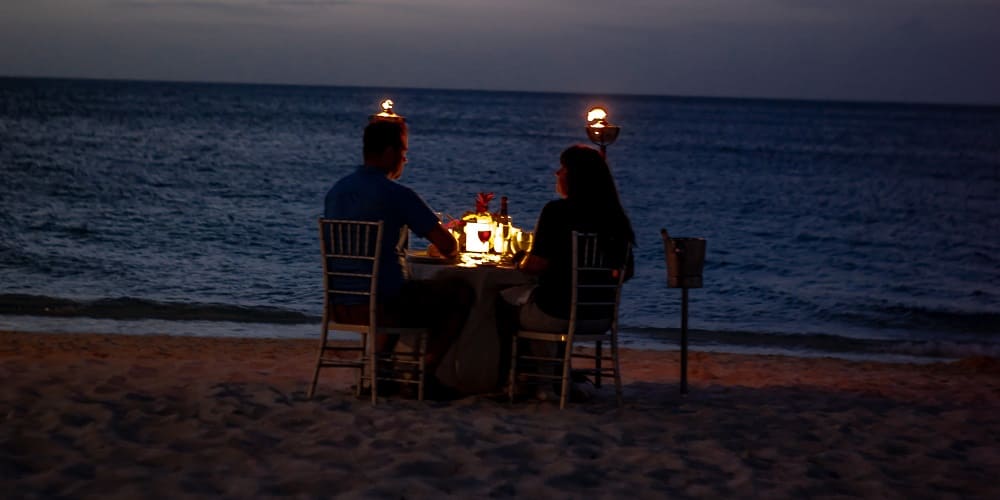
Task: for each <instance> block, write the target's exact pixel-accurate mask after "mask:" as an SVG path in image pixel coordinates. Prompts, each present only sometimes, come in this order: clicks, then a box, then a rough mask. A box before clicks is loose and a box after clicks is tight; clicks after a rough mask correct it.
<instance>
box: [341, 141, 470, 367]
mask: <svg viewBox="0 0 1000 500" xmlns="http://www.w3.org/2000/svg"><path fill="white" fill-rule="evenodd" d="M407 143H408V142H407V133H406V125H405V124H404V123H403V122H390V121H375V122H372V123H370V124H369V125H368V126H367V127H365V132H364V151H363V153H364V164H363V165H361V166H360V167H358V168H357V169H356V170H355V171H354V172H352V173H350V174H348V175H346V176H344V177H343V178H341V179H340V180H338V181H337V182H336V183H335V184H334V185H333V187H331V188H330V191H329V192H327V194H326V200H325V210H324V217H326V218H328V219H346V220H363V221H373V222H374V221H382V255H381V258H380V259H379V276H378V285H377V286H378V299H379V308H380V309H379V321H380V322H382V323H383V324H388V325H396V326H427V327H430V333H431V336H430V340H429V342H428V346H427V357H426V358H425V361H426V368H427V373H428V374H429V377H428V379H429V382H431V384H433V383H434V380H433V374H434V373H435V371H436V369H437V366H438V364H439V363H440V361H441V359H442V358H443V357H444V355H445V354H446V353H447V352H448V349H449V348H450V347H451V344H452V343H453V342H454V340H455V339H456V338H457V337H458V335H459V333H461V330H462V326H463V325H464V323H465V319H466V316H468V313H469V310H470V309H471V307H472V303H473V300H474V292H473V291H472V289H471V287H469V286H468V285H467V284H465V283H464V282H461V281H454V280H449V281H437V280H435V281H418V280H410V279H407V273H406V262H405V251H406V248H405V242H406V239H407V235H408V231H413V232H414V233H415V234H417V235H418V236H420V237H423V238H426V239H428V240H430V242H431V243H432V244H433V245H434V247H436V249H437V251H439V252H440V253H441V254H442V255H443V256H445V257H449V258H454V257H457V256H458V242H456V241H455V238H454V237H452V235H451V233H450V232H448V230H446V229H445V228H444V227H442V226H441V223H440V221H438V218H437V216H436V215H435V214H434V212H433V211H432V210H431V209H430V208H429V207H428V206H427V204H426V203H425V202H424V201H423V199H421V198H420V196H419V195H417V193H415V192H414V191H413V190H412V189H410V188H408V187H406V186H403V185H402V184H399V183H397V182H396V179H399V178H400V176H402V174H403V165H404V164H405V163H406V150H407ZM350 299H351V298H350V297H345V298H344V299H337V300H338V301H337V303H336V304H334V307H333V313H334V316H335V317H336V319H337V320H338V321H342V322H346V323H359V324H364V323H367V322H368V308H367V303H361V301H358V300H354V301H352V300H350ZM387 341H388V339H386V338H378V339H377V348H378V349H380V350H381V349H385V348H387V347H388V346H387Z"/></svg>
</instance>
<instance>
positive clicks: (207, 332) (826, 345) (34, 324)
mask: <svg viewBox="0 0 1000 500" xmlns="http://www.w3.org/2000/svg"><path fill="white" fill-rule="evenodd" d="M4 331H10V332H22V333H35V334H52V333H57V334H73V335H87V334H111V335H130V334H137V335H143V336H158V335H164V336H181V337H208V338H230V339H233V338H247V339H255V338H271V339H285V340H303V339H305V340H318V339H319V331H320V324H319V323H315V324H313V323H302V324H280V323H252V322H229V321H214V320H162V319H132V320H129V319H109V318H90V317H85V316H81V317H75V316H74V317H60V316H24V315H9V314H8V315H0V332H4ZM262 332H263V333H262ZM620 334H621V338H620V341H621V345H622V346H623V347H626V348H630V349H635V350H650V351H667V352H669V351H676V350H679V348H680V347H679V343H680V329H679V328H674V327H663V328H653V327H622V328H621V330H620ZM689 348H690V349H691V350H692V351H693V352H710V353H726V354H747V355H772V354H773V355H782V356H790V357H797V358H823V357H832V358H838V359H844V360H850V361H874V362H882V363H919V364H929V363H939V362H950V361H956V360H959V359H963V358H966V357H981V356H987V357H1000V344H997V343H991V342H987V341H986V339H978V338H974V337H956V338H954V339H948V340H940V339H921V338H899V339H894V338H892V337H889V336H872V337H870V338H866V337H864V336H858V335H857V334H852V333H850V332H848V333H847V334H844V335H835V334H829V333H815V332H813V333H810V332H802V333H787V332H778V331H771V330H761V331H735V330H712V329H704V328H692V329H691V330H689Z"/></svg>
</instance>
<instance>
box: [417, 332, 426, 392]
mask: <svg viewBox="0 0 1000 500" xmlns="http://www.w3.org/2000/svg"><path fill="white" fill-rule="evenodd" d="M418 346H419V347H417V356H419V358H420V359H419V361H418V364H417V366H418V368H417V377H419V378H418V379H417V401H423V400H424V383H425V382H426V381H427V363H426V361H424V358H425V357H426V354H427V332H426V331H423V332H421V333H420V341H419V343H418Z"/></svg>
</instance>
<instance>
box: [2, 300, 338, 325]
mask: <svg viewBox="0 0 1000 500" xmlns="http://www.w3.org/2000/svg"><path fill="white" fill-rule="evenodd" d="M0 314H8V315H21V316H56V317H87V318H100V319H116V320H138V319H162V320H170V321H231V322H236V323H277V324H304V323H319V322H321V321H322V318H320V317H319V316H313V315H308V314H305V313H302V312H298V311H292V310H288V309H281V308H278V307H268V306H238V305H232V304H218V303H192V302H168V301H164V302H161V301H155V300H149V299H138V298H134V297H118V298H105V299H96V300H73V299H65V298H59V297H49V296H45V295H29V294H0Z"/></svg>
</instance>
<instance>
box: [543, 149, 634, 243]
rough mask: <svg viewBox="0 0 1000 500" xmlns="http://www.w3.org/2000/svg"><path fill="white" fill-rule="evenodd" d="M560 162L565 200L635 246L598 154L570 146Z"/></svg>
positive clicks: (602, 159) (610, 181) (629, 222)
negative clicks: (564, 174) (601, 220)
mask: <svg viewBox="0 0 1000 500" xmlns="http://www.w3.org/2000/svg"><path fill="white" fill-rule="evenodd" d="M559 162H560V163H561V164H562V165H563V166H565V167H566V199H567V200H570V201H571V202H573V203H574V204H576V205H577V206H578V207H581V209H584V210H586V211H587V212H588V214H590V215H591V216H593V217H596V218H599V219H603V220H604V221H605V222H606V223H608V224H609V227H610V228H613V230H614V231H616V232H617V233H618V234H619V235H620V236H623V237H625V238H626V239H627V240H628V241H629V243H632V244H633V245H635V232H634V231H633V230H632V222H631V221H630V220H629V218H628V215H626V214H625V209H624V208H622V203H621V200H620V199H619V197H618V188H617V187H615V180H614V178H613V177H612V176H611V169H610V168H608V163H607V162H606V161H604V158H603V157H602V156H601V153H600V152H598V151H597V150H596V149H594V148H591V147H588V146H584V145H576V146H570V147H569V148H567V149H566V150H565V151H563V152H562V154H561V155H560V156H559Z"/></svg>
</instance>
